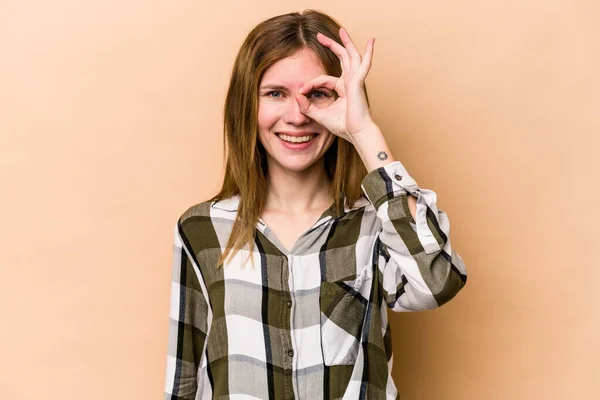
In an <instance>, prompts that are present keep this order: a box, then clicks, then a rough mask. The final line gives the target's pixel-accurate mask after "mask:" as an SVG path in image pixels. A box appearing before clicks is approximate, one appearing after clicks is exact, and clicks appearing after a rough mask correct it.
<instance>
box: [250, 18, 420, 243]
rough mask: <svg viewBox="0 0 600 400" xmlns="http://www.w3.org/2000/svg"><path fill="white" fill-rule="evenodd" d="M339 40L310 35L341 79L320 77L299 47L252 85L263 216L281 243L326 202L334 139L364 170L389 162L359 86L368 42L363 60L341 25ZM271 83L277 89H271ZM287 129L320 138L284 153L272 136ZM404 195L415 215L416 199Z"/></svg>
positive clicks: (367, 64)
mask: <svg viewBox="0 0 600 400" xmlns="http://www.w3.org/2000/svg"><path fill="white" fill-rule="evenodd" d="M340 37H341V39H342V43H343V46H342V45H340V44H339V43H337V42H335V41H334V40H332V39H331V38H329V37H327V36H325V35H323V34H321V33H318V34H317V39H318V40H319V42H320V43H321V44H322V45H323V46H325V47H327V48H329V49H330V50H331V51H332V52H333V53H335V54H336V55H337V56H338V58H339V59H340V63H341V66H342V75H341V76H340V77H334V76H329V75H326V74H325V71H324V69H323V67H322V66H321V64H320V62H319V61H318V59H317V57H316V55H315V54H314V53H313V52H312V51H311V50H309V49H303V50H300V51H299V52H297V53H296V54H294V55H293V56H291V57H288V58H285V59H283V60H280V61H278V62H277V63H275V64H273V65H272V66H271V67H270V68H269V69H267V71H265V74H264V76H263V78H262V80H261V82H260V85H259V88H260V89H259V102H258V125H259V140H260V142H261V144H262V145H263V146H264V147H265V150H266V152H267V162H268V166H269V167H268V170H269V172H268V176H267V182H268V192H267V199H266V206H265V211H264V212H263V215H262V219H263V220H264V221H265V222H266V223H267V225H269V226H270V228H271V229H272V230H273V231H275V232H276V234H277V235H278V236H280V239H281V240H282V242H284V243H287V245H288V246H289V247H288V248H291V244H293V243H294V242H295V239H296V237H297V236H299V235H300V234H301V233H302V232H304V231H305V230H306V229H308V228H309V227H310V226H311V225H312V224H313V223H314V222H315V220H316V218H317V217H318V216H319V215H320V214H321V213H322V212H323V211H324V210H325V209H326V208H328V207H329V206H330V205H331V203H332V202H333V199H332V198H331V197H330V194H329V187H328V185H329V183H328V181H327V177H326V174H325V164H324V159H323V155H324V154H325V152H326V151H327V149H328V148H329V147H330V146H331V144H332V143H333V141H334V139H335V137H336V136H339V137H341V138H343V139H345V140H347V141H349V142H350V143H352V144H353V145H354V147H355V148H356V150H357V152H358V154H359V155H360V157H361V159H362V161H363V162H364V164H365V167H366V168H367V171H372V170H374V169H376V168H379V167H382V166H385V165H387V164H389V163H391V162H394V161H395V160H394V158H393V157H392V155H391V152H390V150H389V147H388V145H387V142H386V140H385V137H384V136H383V134H382V132H381V130H380V129H379V127H378V126H377V125H376V124H375V123H374V121H373V119H372V117H371V113H370V110H369V107H368V105H367V102H366V95H365V92H364V89H363V84H364V81H365V78H366V76H367V74H368V72H369V70H370V68H371V60H372V57H373V49H374V43H375V39H370V40H368V41H367V45H366V49H365V54H364V57H363V56H361V55H360V53H359V52H358V50H357V49H356V46H355V45H354V43H353V42H352V40H351V39H350V36H349V34H348V32H347V31H346V30H345V29H344V28H341V29H340ZM272 85H278V86H279V87H280V89H278V90H275V91H274V89H273V87H272ZM267 86H271V87H267ZM333 92H335V93H336V94H337V96H338V97H337V99H335V97H334V93H333ZM286 131H288V132H300V131H302V132H304V131H309V132H314V133H318V134H319V135H318V136H317V137H316V139H313V140H316V142H315V143H313V144H312V146H311V147H310V148H309V149H306V150H291V149H288V148H286V147H284V146H283V145H282V144H281V143H280V139H279V138H278V137H277V136H276V135H275V133H276V132H286ZM408 199H409V209H410V211H411V213H412V215H413V218H415V219H416V199H415V198H414V197H412V196H409V197H408ZM294 223H296V226H299V228H296V231H293V229H290V226H292V225H293V224H294ZM284 232H285V233H284ZM284 236H285V239H283V237H284Z"/></svg>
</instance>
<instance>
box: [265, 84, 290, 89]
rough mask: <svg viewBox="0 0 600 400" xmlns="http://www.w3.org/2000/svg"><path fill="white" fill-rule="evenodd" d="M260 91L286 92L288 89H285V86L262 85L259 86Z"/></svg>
mask: <svg viewBox="0 0 600 400" xmlns="http://www.w3.org/2000/svg"><path fill="white" fill-rule="evenodd" d="M260 89H261V90H262V89H275V90H288V88H286V87H285V86H282V85H275V84H269V85H264V86H261V87H260Z"/></svg>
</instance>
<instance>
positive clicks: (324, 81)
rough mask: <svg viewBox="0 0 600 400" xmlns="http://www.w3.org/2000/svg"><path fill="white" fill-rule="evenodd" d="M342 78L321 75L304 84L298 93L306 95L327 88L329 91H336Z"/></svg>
mask: <svg viewBox="0 0 600 400" xmlns="http://www.w3.org/2000/svg"><path fill="white" fill-rule="evenodd" d="M339 79H340V78H336V77H335V76H330V75H319V76H317V77H316V78H313V79H311V80H309V81H308V82H306V83H304V85H302V87H301V88H300V90H299V91H298V93H301V94H305V93H308V92H310V91H311V90H313V89H318V88H326V89H329V90H335V86H336V85H337V82H338V80H339Z"/></svg>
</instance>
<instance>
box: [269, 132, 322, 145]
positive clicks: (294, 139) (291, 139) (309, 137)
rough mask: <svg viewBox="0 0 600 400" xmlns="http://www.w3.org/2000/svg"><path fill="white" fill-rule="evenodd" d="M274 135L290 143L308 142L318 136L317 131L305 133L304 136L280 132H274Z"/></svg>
mask: <svg viewBox="0 0 600 400" xmlns="http://www.w3.org/2000/svg"><path fill="white" fill-rule="evenodd" d="M276 135H277V137H278V138H279V139H281V140H283V141H284V142H286V143H290V144H303V143H308V142H310V141H312V140H313V139H314V138H316V137H317V136H319V134H318V133H313V134H311V135H306V136H289V135H284V134H281V133H276Z"/></svg>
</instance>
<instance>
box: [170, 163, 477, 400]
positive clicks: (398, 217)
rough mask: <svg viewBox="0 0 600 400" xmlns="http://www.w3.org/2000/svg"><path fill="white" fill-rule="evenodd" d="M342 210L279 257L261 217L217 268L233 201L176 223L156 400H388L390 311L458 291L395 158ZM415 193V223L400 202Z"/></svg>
mask: <svg viewBox="0 0 600 400" xmlns="http://www.w3.org/2000/svg"><path fill="white" fill-rule="evenodd" d="M362 190H363V192H364V194H365V195H366V197H364V196H363V197H361V198H360V199H359V201H358V202H357V203H355V204H354V205H353V207H352V208H349V207H345V209H344V212H343V213H342V214H341V215H334V210H333V207H330V208H329V209H328V210H326V211H325V212H324V213H323V214H322V215H321V217H320V218H319V219H318V220H317V222H316V223H315V224H314V225H313V226H312V227H311V228H310V229H308V230H307V231H306V232H304V233H303V234H302V236H300V238H299V239H298V240H297V242H296V243H295V245H294V247H293V248H292V249H291V250H287V249H286V248H285V247H284V246H283V245H282V244H281V242H280V241H279V240H278V239H277V237H275V236H274V235H273V233H272V232H271V231H270V229H269V227H268V226H266V225H265V223H264V221H262V219H259V221H258V222H257V225H256V226H257V233H256V236H255V240H254V246H253V249H252V254H251V257H253V259H254V262H255V267H254V268H252V265H251V264H250V263H249V262H248V263H247V264H246V265H245V266H244V267H242V260H245V259H246V258H247V256H248V255H249V253H248V249H247V248H244V249H242V250H241V251H240V252H239V253H238V254H237V255H236V256H235V257H234V258H233V259H232V260H230V261H229V262H228V263H226V264H225V265H224V267H223V268H218V269H217V268H215V265H216V262H217V259H218V258H219V256H220V255H221V252H222V251H223V249H224V247H225V245H226V243H227V240H228V237H229V234H230V232H231V228H232V225H233V222H234V220H235V218H236V211H237V206H238V203H239V197H238V196H234V197H232V198H229V199H226V200H221V201H218V202H209V201H206V202H203V203H200V204H197V205H195V206H193V207H191V208H189V209H188V210H187V211H186V212H185V213H184V214H183V215H182V216H181V217H180V219H179V220H178V222H177V224H176V227H175V238H174V248H173V250H174V253H173V254H174V256H173V275H172V286H171V301H170V304H171V310H170V325H169V344H168V356H167V369H166V385H165V394H164V398H165V399H310V400H320V399H338V398H342V397H343V398H344V399H365V398H366V399H397V398H399V397H398V392H397V389H396V387H395V385H394V382H393V380H392V378H391V370H392V346H391V344H392V341H391V332H390V328H389V325H388V319H387V313H386V312H387V308H388V307H389V308H391V309H392V310H394V311H417V310H426V309H431V308H435V307H439V306H441V305H442V304H444V303H446V302H447V301H449V300H450V299H452V298H453V297H454V296H455V295H456V294H457V292H458V291H459V290H460V289H461V288H462V287H463V286H464V285H465V283H466V270H465V266H464V263H463V261H462V259H461V258H460V256H459V255H458V254H457V253H456V252H455V251H454V250H453V249H452V247H451V246H450V238H449V232H450V225H449V221H448V218H447V216H446V214H445V213H444V212H443V211H441V210H438V209H437V207H436V194H435V192H433V191H431V190H428V189H421V188H419V186H418V185H417V184H416V182H415V181H414V179H413V178H412V177H411V176H410V175H409V174H408V173H407V171H406V169H405V168H404V166H403V165H402V164H401V163H400V162H399V161H395V162H392V163H389V164H387V165H385V166H384V167H380V168H378V169H376V170H373V171H371V172H370V173H369V174H368V175H367V176H366V177H365V178H364V180H363V181H362ZM409 193H410V194H411V195H414V196H415V197H416V198H417V213H416V221H415V220H414V219H413V217H412V215H411V214H410V211H409V208H408V202H407V195H408V194H409Z"/></svg>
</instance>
